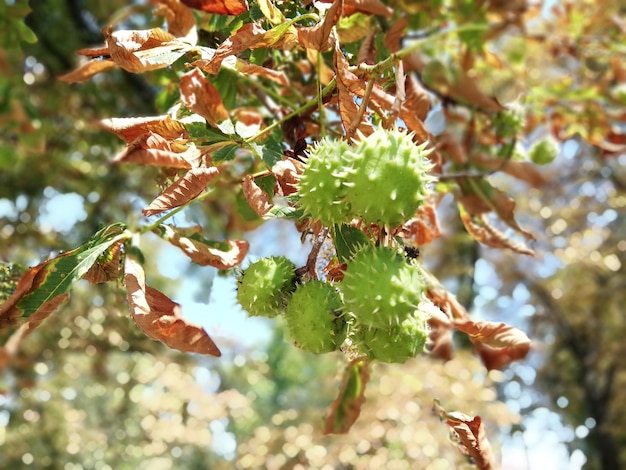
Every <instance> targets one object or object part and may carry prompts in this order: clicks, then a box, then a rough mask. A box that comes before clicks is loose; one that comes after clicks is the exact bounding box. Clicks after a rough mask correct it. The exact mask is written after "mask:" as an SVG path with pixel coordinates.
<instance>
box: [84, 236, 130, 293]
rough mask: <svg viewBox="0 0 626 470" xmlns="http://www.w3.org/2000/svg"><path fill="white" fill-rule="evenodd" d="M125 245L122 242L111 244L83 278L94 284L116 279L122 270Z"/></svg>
mask: <svg viewBox="0 0 626 470" xmlns="http://www.w3.org/2000/svg"><path fill="white" fill-rule="evenodd" d="M123 245H124V244H123V243H122V242H119V243H116V244H114V245H111V247H110V248H109V249H108V250H106V251H105V252H104V253H102V254H101V255H100V256H98V259H97V260H96V262H95V263H94V264H93V266H91V268H89V271H87V274H85V276H83V279H86V280H87V281H89V282H90V283H92V284H102V283H104V282H110V281H114V280H116V279H117V278H118V277H119V276H120V272H121V265H120V259H121V252H122V246H123Z"/></svg>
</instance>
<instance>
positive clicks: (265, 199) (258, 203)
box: [243, 175, 274, 217]
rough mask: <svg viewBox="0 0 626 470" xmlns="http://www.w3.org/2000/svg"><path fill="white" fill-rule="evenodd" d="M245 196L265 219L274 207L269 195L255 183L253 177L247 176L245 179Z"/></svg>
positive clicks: (255, 210) (253, 208) (250, 204)
mask: <svg viewBox="0 0 626 470" xmlns="http://www.w3.org/2000/svg"><path fill="white" fill-rule="evenodd" d="M243 195H244V196H245V198H246V201H248V205H249V206H250V207H251V208H252V210H254V212H256V214H257V215H258V216H259V217H263V216H264V215H265V214H267V212H268V211H269V210H270V209H271V208H272V207H273V206H274V204H272V201H271V199H270V196H269V194H267V193H266V192H265V191H263V190H262V189H261V188H260V187H259V186H258V185H257V184H256V183H255V182H254V178H253V177H252V176H251V175H246V176H245V177H244V179H243Z"/></svg>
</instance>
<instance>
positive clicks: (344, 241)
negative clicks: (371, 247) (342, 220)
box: [333, 225, 370, 263]
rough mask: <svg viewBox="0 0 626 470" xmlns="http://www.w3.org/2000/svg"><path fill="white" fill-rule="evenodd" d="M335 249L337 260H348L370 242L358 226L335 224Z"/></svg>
mask: <svg viewBox="0 0 626 470" xmlns="http://www.w3.org/2000/svg"><path fill="white" fill-rule="evenodd" d="M333 241H334V242H335V249H336V250H337V258H339V262H341V263H343V262H344V261H347V260H349V259H350V258H352V257H353V256H354V254H355V253H356V252H357V251H359V250H360V249H361V248H363V246H364V245H368V244H369V243H370V240H369V238H367V236H366V235H365V234H364V233H363V232H362V231H361V230H359V229H358V228H354V227H351V226H350V225H335V236H334V240H333Z"/></svg>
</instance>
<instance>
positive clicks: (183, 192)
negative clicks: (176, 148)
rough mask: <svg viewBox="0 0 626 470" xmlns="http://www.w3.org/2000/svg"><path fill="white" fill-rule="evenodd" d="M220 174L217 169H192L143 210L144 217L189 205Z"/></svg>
mask: <svg viewBox="0 0 626 470" xmlns="http://www.w3.org/2000/svg"><path fill="white" fill-rule="evenodd" d="M218 174H219V170H218V169H217V168H216V167H209V168H204V167H202V168H192V169H191V170H189V171H188V172H187V173H185V175H184V176H182V177H181V178H179V179H178V180H176V181H175V182H174V183H173V184H172V185H171V186H170V187H169V188H167V189H166V190H165V191H163V192H162V193H161V194H160V195H159V196H158V197H157V198H156V199H155V200H154V201H152V202H151V203H150V205H149V206H148V207H146V208H145V209H144V210H143V215H145V216H146V217H149V216H151V215H155V214H160V213H161V212H164V211H167V210H170V209H174V208H175V207H179V206H182V205H183V204H186V203H188V202H189V201H191V200H193V199H195V198H196V197H198V196H199V195H200V194H201V193H202V191H204V190H205V189H206V187H207V185H208V184H209V183H210V182H211V181H213V180H214V179H215V178H216V177H217V175H218Z"/></svg>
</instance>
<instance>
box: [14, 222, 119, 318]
mask: <svg viewBox="0 0 626 470" xmlns="http://www.w3.org/2000/svg"><path fill="white" fill-rule="evenodd" d="M125 229H126V227H125V226H124V225H123V224H119V223H118V224H112V225H109V226H107V227H105V228H103V229H102V230H100V231H98V232H97V233H96V234H95V235H94V236H93V237H92V238H91V240H89V241H88V242H87V243H85V244H84V245H82V246H80V247H78V248H76V249H74V250H72V251H68V252H67V253H63V254H60V255H59V256H57V257H56V258H53V259H51V260H50V261H48V262H47V263H46V265H45V266H44V267H43V268H42V269H41V270H40V271H39V273H38V275H37V276H38V278H39V279H40V280H41V282H40V283H39V285H37V286H34V287H33V290H32V292H30V293H29V294H28V295H26V296H24V297H23V298H22V300H21V301H20V302H19V304H18V305H17V306H18V308H20V309H22V310H23V313H22V316H23V317H29V316H30V315H32V314H33V313H35V312H36V311H37V310H39V309H40V308H41V306H42V305H43V304H44V303H46V302H47V301H49V300H51V299H53V298H54V297H57V296H59V295H62V294H65V293H66V292H68V291H69V290H70V288H71V287H72V284H73V283H74V282H76V281H78V280H80V279H81V278H82V277H83V276H84V275H85V274H86V273H87V271H89V268H91V267H92V266H93V264H94V263H95V262H96V261H97V260H98V257H99V256H100V255H101V254H102V253H104V252H105V251H106V250H107V249H108V248H110V247H111V246H112V245H113V244H115V243H117V242H119V241H120V240H124V239H128V238H130V236H131V235H130V233H129V232H126V230H125Z"/></svg>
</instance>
